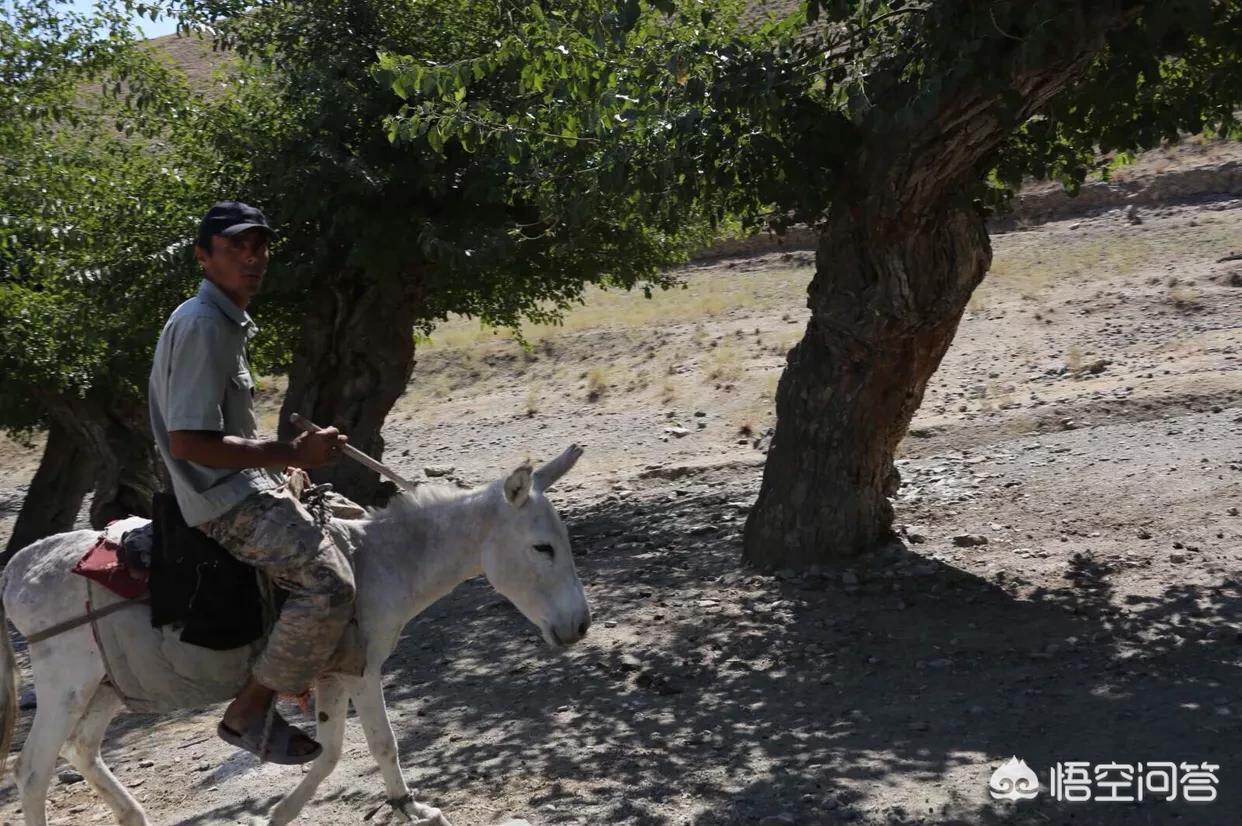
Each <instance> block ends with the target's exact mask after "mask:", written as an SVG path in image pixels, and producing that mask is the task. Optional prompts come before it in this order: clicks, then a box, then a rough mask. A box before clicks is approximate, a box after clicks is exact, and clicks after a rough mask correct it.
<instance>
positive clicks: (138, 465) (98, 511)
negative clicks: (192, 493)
mask: <svg viewBox="0 0 1242 826" xmlns="http://www.w3.org/2000/svg"><path fill="white" fill-rule="evenodd" d="M148 415H149V414H148V412H147V406H146V403H145V401H135V402H132V403H129V404H112V405H109V404H107V403H106V402H103V403H97V404H95V405H92V408H91V410H90V412H89V414H88V416H87V417H85V423H86V426H87V428H88V429H89V433H90V438H91V442H92V445H93V447H94V450H95V455H96V459H97V461H98V470H97V471H96V474H95V495H94V497H92V499H91V527H93V528H103V527H104V526H106V525H107V524H108V523H109V522H111V521H112V520H114V519H124V518H125V517H127V516H146V517H149V516H151V497H152V496H153V495H154V494H155V492H156V491H157V490H160V489H161V488H163V489H167V490H171V485H170V484H169V482H168V479H167V478H166V476H167V472H166V470H165V468H164V462H163V460H162V459H161V458H160V457H159V455H158V454H157V453H156V450H155V437H154V436H153V435H152V434H151V425H150V421H149V419H148Z"/></svg>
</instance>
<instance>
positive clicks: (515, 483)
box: [505, 464, 532, 508]
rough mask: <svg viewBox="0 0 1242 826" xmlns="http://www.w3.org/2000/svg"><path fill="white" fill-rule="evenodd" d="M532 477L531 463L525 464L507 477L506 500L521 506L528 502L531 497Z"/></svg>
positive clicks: (518, 506)
mask: <svg viewBox="0 0 1242 826" xmlns="http://www.w3.org/2000/svg"><path fill="white" fill-rule="evenodd" d="M531 477H532V473H531V469H530V465H529V464H524V465H522V466H521V467H520V468H518V469H517V470H515V471H513V472H512V473H510V474H509V478H507V479H505V500H506V501H508V503H509V504H510V505H512V506H513V507H515V508H520V507H522V506H523V505H525V504H526V500H527V499H528V498H529V497H530V483H531Z"/></svg>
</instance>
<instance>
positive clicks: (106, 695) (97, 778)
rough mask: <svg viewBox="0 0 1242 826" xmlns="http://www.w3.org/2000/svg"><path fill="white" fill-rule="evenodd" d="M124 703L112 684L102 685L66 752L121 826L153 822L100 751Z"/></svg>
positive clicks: (79, 722)
mask: <svg viewBox="0 0 1242 826" xmlns="http://www.w3.org/2000/svg"><path fill="white" fill-rule="evenodd" d="M122 705H123V703H122V702H121V698H120V697H119V696H117V693H116V692H115V691H113V690H112V688H111V686H106V685H101V686H100V687H99V689H98V690H97V691H96V692H95V696H94V698H93V699H92V700H91V702H90V705H89V706H87V709H86V713H85V714H84V715H82V719H81V720H80V721H78V725H77V728H76V729H74V731H73V734H71V735H70V736H69V743H68V747H67V748H66V749H65V756H66V757H68V758H69V762H71V763H73V767H74V768H75V769H77V770H78V771H80V772H81V773H82V777H84V778H86V782H87V783H90V784H91V788H93V789H94V790H95V791H96V793H98V795H99V796H100V797H102V798H103V800H104V802H105V803H107V804H108V807H109V808H110V809H112V814H113V815H115V816H116V822H117V823H118V824H120V826H150V824H149V822H148V821H147V816H146V815H145V814H144V813H143V811H142V806H140V805H139V804H138V801H137V800H135V799H134V798H133V796H132V795H131V794H130V793H129V791H128V790H127V789H126V788H125V787H124V786H123V785H121V782H120V781H119V780H117V779H116V776H115V775H114V774H112V770H111V769H109V768H108V766H107V765H106V764H105V763H104V761H103V755H102V754H100V751H99V747H100V745H102V743H103V739H104V732H106V731H107V730H108V723H110V722H112V718H113V717H115V716H116V713H117V712H118V711H120V710H121V706H122Z"/></svg>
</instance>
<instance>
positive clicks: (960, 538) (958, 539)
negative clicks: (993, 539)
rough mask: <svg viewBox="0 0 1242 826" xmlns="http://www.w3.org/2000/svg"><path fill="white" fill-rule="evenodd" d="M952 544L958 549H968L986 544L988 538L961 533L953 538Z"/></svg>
mask: <svg viewBox="0 0 1242 826" xmlns="http://www.w3.org/2000/svg"><path fill="white" fill-rule="evenodd" d="M953 544H954V545H957V546H958V547H959V548H970V547H972V546H975V545H986V544H988V538H987V537H986V536H984V535H983V534H978V533H963V534H958V535H957V536H955V537H953Z"/></svg>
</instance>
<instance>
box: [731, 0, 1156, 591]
mask: <svg viewBox="0 0 1242 826" xmlns="http://www.w3.org/2000/svg"><path fill="white" fill-rule="evenodd" d="M967 5H968V4H962V6H963V7H962V14H961V15H960V18H961V19H960V21H959V22H961V23H962V25H963V27H964V28H963V31H964V32H966V33H970V32H974V31H978V30H986V27H985V28H984V29H979V28H978V27H977V26H975V24H976V23H978V22H981V21H982V18H980V19H979V20H976V19H975V16H976V15H978V14H988V13H990V12H989V11H988V7H986V6H983V7H978V8H975V7H970V8H967ZM1138 5H1140V4H1134V3H1125V2H1118V0H1102V2H1099V3H1095V4H1089V5H1084V6H1082V7H1080V8H1078V9H1077V11H1076V13H1075V14H1072V15H1069V16H1067V17H1066V18H1065V19H1064V20H1061V21H1060V22H1061V24H1062V25H1061V32H1060V33H1059V35H1058V37H1057V38H1056V39H1054V40H1053V41H1051V43H1050V45H1049V46H1048V47H1047V48H1046V49H1045V50H1044V51H1042V52H1039V53H1036V52H1030V51H1028V50H1027V49H1026V48H1025V46H1024V43H1023V41H1022V39H1021V38H1016V39H1015V38H1013V37H1007V36H1005V35H1004V34H1003V33H1000V36H999V40H997V41H996V42H995V43H994V44H993V46H994V47H995V48H994V50H993V51H994V54H993V58H994V69H995V71H994V72H993V73H992V75H990V76H988V77H986V78H985V77H982V76H970V75H967V74H962V75H960V76H959V77H958V78H956V79H955V82H953V83H952V84H946V86H945V87H944V89H943V90H942V93H941V94H940V96H939V105H938V106H936V107H935V108H934V109H932V110H929V113H928V114H926V115H924V116H923V118H922V120H920V121H918V122H914V123H909V119H907V125H906V126H905V127H904V129H900V130H898V128H897V127H896V126H894V121H893V120H892V119H890V118H888V117H887V115H891V114H892V113H893V112H895V111H897V110H901V109H904V108H905V107H906V106H907V104H909V103H910V101H911V98H909V95H910V94H914V93H915V92H916V91H917V88H916V85H912V84H900V83H898V84H894V85H893V86H892V87H890V88H889V89H887V90H886V91H887V94H879V93H877V96H876V98H874V99H875V100H877V101H878V102H877V106H876V111H877V112H878V113H879V114H878V115H877V116H876V117H875V118H873V119H872V120H871V121H869V122H868V123H866V124H864V126H863V129H862V131H863V133H864V134H866V138H865V139H862V140H860V141H859V142H858V149H857V151H856V153H855V154H854V156H853V157H852V158H851V159H850V160H849V161H847V162H846V163H845V164H843V167H842V170H841V174H840V176H839V178H838V181H839V184H838V188H837V191H836V193H835V196H834V199H833V203H832V208H831V211H830V213H829V220H828V223H827V224H826V226H825V228H824V230H823V232H822V234H821V236H820V244H819V248H818V250H817V252H816V273H815V277H814V279H813V280H812V281H811V286H810V289H809V295H808V306H809V307H810V309H811V319H810V322H809V323H808V325H807V331H806V336H805V338H803V340H802V341H801V342H800V343H799V344H798V345H797V346H796V347H795V348H794V349H793V351H792V352H791V353H790V354H789V359H788V366H787V367H786V369H785V373H784V374H783V375H782V377H781V381H780V384H779V386H778V388H777V399H776V413H777V425H776V431H775V433H774V434H773V439H772V446H771V449H770V451H769V454H768V461H767V463H766V465H765V468H764V476H763V484H762V487H761V489H760V492H759V498H758V501H757V502H756V504H755V507H754V509H753V510H752V511H751V514H750V517H749V519H748V520H747V523H746V530H745V548H744V551H743V554H744V556H745V558H746V559H747V560H749V561H751V562H754V563H756V564H760V565H771V566H788V567H795V568H805V567H808V566H810V565H812V564H816V563H821V564H822V563H832V562H834V561H837V560H841V559H847V558H849V557H851V556H854V555H857V554H858V553H860V552H862V551H864V550H866V549H868V548H870V547H873V546H875V545H876V544H878V543H880V542H883V541H886V540H887V539H889V538H890V537H891V536H892V520H893V510H892V506H891V504H890V503H889V497H890V496H892V495H893V494H894V493H895V492H896V489H897V485H898V480H899V477H898V475H897V471H896V469H895V468H894V467H893V463H892V460H893V454H894V452H895V450H896V448H897V444H898V443H899V442H900V441H901V439H902V437H903V436H904V435H905V432H906V428H907V427H908V426H909V424H910V419H911V418H912V417H913V415H914V412H915V411H916V410H917V409H918V407H919V404H920V403H921V402H922V400H923V393H924V390H925V389H926V387H927V381H928V379H929V378H930V377H931V375H932V374H933V373H934V372H935V370H936V368H937V367H938V366H939V364H940V360H941V359H942V358H943V357H944V354H945V352H946V351H947V350H948V347H949V344H950V342H951V341H952V340H953V335H954V333H955V332H956V330H957V325H958V322H959V320H960V319H961V316H962V313H963V312H964V311H965V308H966V303H967V301H968V300H969V298H970V294H971V292H972V291H973V290H974V288H975V287H976V286H977V285H978V284H979V282H980V281H981V280H982V279H983V276H984V274H985V273H986V272H987V269H988V266H989V265H990V263H991V248H990V246H989V243H988V238H987V231H986V227H985V225H984V221H983V217H982V215H980V214H979V213H978V212H977V211H976V210H975V209H974V207H973V206H972V205H971V204H970V197H969V193H970V191H971V190H972V187H973V185H974V184H975V183H976V182H977V181H979V180H980V179H981V176H982V175H983V173H984V172H986V170H987V168H988V164H987V159H988V157H989V155H990V153H992V152H993V151H995V150H996V148H997V147H998V146H999V144H1000V143H1001V141H1003V140H1004V139H1005V137H1006V136H1008V135H1009V134H1011V132H1012V130H1013V129H1015V128H1016V127H1017V126H1018V125H1019V124H1021V123H1023V122H1024V121H1026V120H1027V119H1028V118H1029V117H1031V115H1032V114H1034V113H1035V112H1037V111H1039V110H1040V108H1041V107H1043V106H1044V105H1045V104H1046V103H1047V102H1048V101H1049V100H1051V99H1052V98H1053V96H1055V95H1056V93H1057V92H1058V91H1060V90H1061V89H1064V88H1065V87H1066V86H1067V85H1068V84H1070V83H1072V82H1073V81H1074V80H1075V79H1076V78H1078V77H1080V76H1081V75H1082V74H1083V73H1084V72H1086V71H1087V69H1088V67H1089V66H1090V64H1091V60H1092V58H1093V57H1094V56H1095V55H1097V54H1098V53H1099V51H1100V50H1101V49H1102V48H1103V46H1104V38H1105V35H1106V33H1107V32H1109V31H1110V30H1115V29H1117V28H1120V27H1121V26H1123V25H1125V24H1126V23H1127V22H1129V21H1130V20H1133V19H1134V16H1135V15H1136V14H1137V8H1138ZM1042 13H1043V12H1042V11H1039V10H1032V14H1034V15H1036V16H1038V15H1039V14H1042ZM946 19H949V20H953V19H956V18H952V17H948V18H946ZM1036 23H1038V26H1042V25H1043V23H1039V22H1038V21H1033V22H1032V25H1035V24H1036ZM941 34H942V35H943V32H942V33H941ZM970 36H971V37H976V36H977V35H975V34H971V35H970ZM997 78H1000V79H1001V82H999V83H998V82H996V80H997ZM1015 101H1016V103H1015ZM907 114H910V113H909V112H907Z"/></svg>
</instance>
